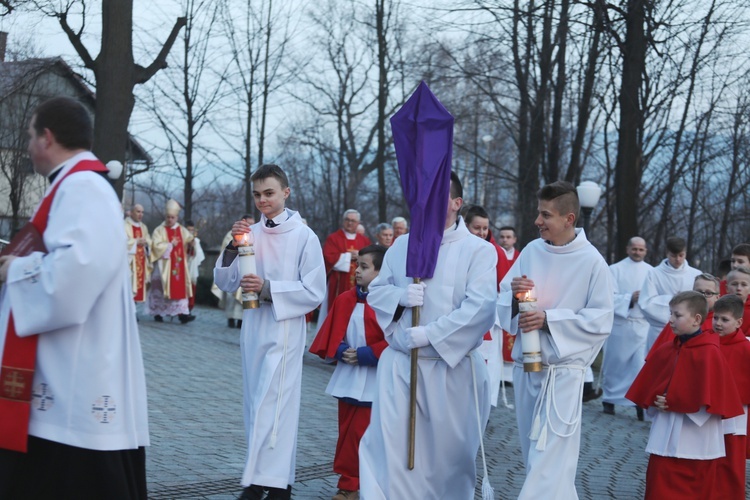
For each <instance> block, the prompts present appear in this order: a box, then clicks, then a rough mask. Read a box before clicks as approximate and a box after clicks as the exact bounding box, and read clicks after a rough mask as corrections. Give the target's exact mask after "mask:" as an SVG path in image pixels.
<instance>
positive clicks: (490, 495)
mask: <svg viewBox="0 0 750 500" xmlns="http://www.w3.org/2000/svg"><path fill="white" fill-rule="evenodd" d="M469 359H470V360H471V379H472V381H473V382H474V406H475V407H476V411H477V430H478V431H479V448H480V450H481V451H482V469H483V472H484V477H483V478H482V500H495V490H494V489H493V488H492V486H491V485H490V478H489V475H488V474H487V458H486V457H485V455H484V436H483V434H484V433H483V432H482V417H481V415H480V413H479V395H478V393H477V374H476V370H475V368H474V358H473V357H471V358H469Z"/></svg>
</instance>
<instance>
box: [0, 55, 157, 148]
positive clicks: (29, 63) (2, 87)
mask: <svg viewBox="0 0 750 500" xmlns="http://www.w3.org/2000/svg"><path fill="white" fill-rule="evenodd" d="M47 71H54V72H57V73H58V74H59V75H60V76H62V77H64V78H67V79H68V80H70V81H71V83H72V84H73V87H74V88H75V89H76V90H77V92H78V96H76V97H77V98H78V99H80V100H81V101H84V102H85V103H86V104H88V105H90V106H91V108H92V109H93V108H96V94H95V93H94V91H93V90H91V87H89V85H88V84H87V83H86V81H85V80H84V79H83V77H82V76H81V75H80V74H78V73H76V72H75V71H73V68H71V67H70V66H69V65H68V63H66V62H65V60H63V58H62V57H47V58H36V59H24V60H21V61H0V101H1V100H2V99H3V98H5V97H6V96H8V95H10V94H13V93H14V92H16V91H18V90H20V89H22V88H23V87H24V86H26V85H27V84H28V83H29V82H31V81H33V80H34V79H35V78H37V77H39V76H40V75H41V74H42V73H44V72H47ZM128 137H129V138H130V147H129V148H128V149H129V150H130V151H132V153H133V158H132V161H140V162H146V163H151V161H152V159H151V156H150V155H149V154H148V153H147V152H146V150H145V149H144V148H143V146H141V145H140V143H139V142H138V141H137V140H136V139H135V138H134V137H133V136H132V135H130V134H128Z"/></svg>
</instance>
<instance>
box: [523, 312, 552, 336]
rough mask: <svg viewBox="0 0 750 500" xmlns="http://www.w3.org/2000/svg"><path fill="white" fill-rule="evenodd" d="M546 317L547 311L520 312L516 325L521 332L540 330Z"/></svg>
mask: <svg viewBox="0 0 750 500" xmlns="http://www.w3.org/2000/svg"><path fill="white" fill-rule="evenodd" d="M546 317H547V313H545V312H544V311H529V312H524V313H521V315H520V316H519V317H518V327H519V328H520V329H521V331H523V332H530V331H532V330H541V329H542V326H544V320H545V318H546Z"/></svg>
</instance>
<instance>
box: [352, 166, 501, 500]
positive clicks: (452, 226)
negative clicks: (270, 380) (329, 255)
mask: <svg viewBox="0 0 750 500" xmlns="http://www.w3.org/2000/svg"><path fill="white" fill-rule="evenodd" d="M461 204H462V199H461V185H460V182H459V180H458V177H456V176H455V174H451V195H450V200H449V202H448V217H447V219H446V227H445V233H444V235H443V239H442V242H441V244H440V250H439V252H438V258H437V266H436V267H435V274H434V277H433V278H431V279H426V280H424V281H423V284H424V287H423V286H422V285H421V284H420V285H417V284H413V280H412V279H411V278H408V277H407V276H406V253H407V247H408V240H409V235H403V236H401V237H400V238H398V239H397V240H396V241H395V242H394V244H393V246H392V247H391V248H390V249H389V250H388V252H387V253H386V255H385V259H384V261H383V266H382V267H381V269H380V274H379V275H378V277H377V278H376V279H375V280H373V282H372V283H371V284H370V294H369V296H368V302H369V304H370V306H371V307H372V308H373V309H374V310H375V313H376V315H377V319H378V323H379V324H380V326H381V328H382V329H383V331H384V332H385V334H386V340H387V341H388V344H389V347H388V348H386V349H385V351H383V353H382V355H381V356H380V361H379V363H378V371H377V394H376V396H375V401H374V402H373V406H372V415H371V419H370V426H369V427H368V428H367V431H366V432H365V435H364V436H363V437H362V441H361V442H360V447H359V459H360V494H361V496H362V498H364V499H367V500H373V499H407V498H445V499H449V498H450V499H466V498H473V497H474V486H475V483H476V464H475V459H476V455H477V450H478V448H479V443H480V439H481V436H480V430H479V428H480V426H481V428H482V431H483V429H484V426H485V425H486V423H487V419H488V418H489V410H490V394H489V375H488V373H487V369H486V367H485V363H484V360H483V359H482V356H481V354H480V353H479V352H478V350H477V348H478V347H479V346H480V345H481V344H482V338H483V336H484V334H485V333H486V332H487V330H489V329H490V328H491V327H492V324H493V323H494V320H495V310H494V304H495V301H496V298H497V292H496V280H497V278H496V270H495V266H496V264H497V253H496V252H495V250H494V248H492V246H491V245H490V244H489V243H488V242H486V241H483V240H482V239H481V238H476V237H474V236H473V235H472V234H471V233H469V230H468V229H467V228H466V225H465V224H464V222H463V219H462V218H460V217H458V211H459V209H460V208H461ZM413 306H420V308H421V311H420V326H418V327H414V328H412V327H411V326H412V317H411V312H412V309H411V307H413ZM404 308H405V309H404ZM412 348H419V351H418V352H419V361H418V375H417V415H416V439H415V442H416V445H415V458H414V470H411V471H410V470H409V469H408V467H407V442H408V420H409V385H410V382H409V381H410V375H409V374H410V352H411V349H412ZM475 394H476V395H477V396H476V399H475ZM480 424H481V425H480Z"/></svg>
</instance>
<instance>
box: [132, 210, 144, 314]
mask: <svg viewBox="0 0 750 500" xmlns="http://www.w3.org/2000/svg"><path fill="white" fill-rule="evenodd" d="M130 227H132V228H133V238H134V239H136V240H137V239H138V238H141V237H143V231H142V230H141V228H140V227H138V226H133V225H131V226H130ZM134 258H135V281H136V289H135V290H134V292H135V293H134V296H133V300H135V301H136V302H143V301H144V300H146V250H145V249H144V248H143V247H142V246H141V245H139V244H138V243H136V244H135V256H134Z"/></svg>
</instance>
